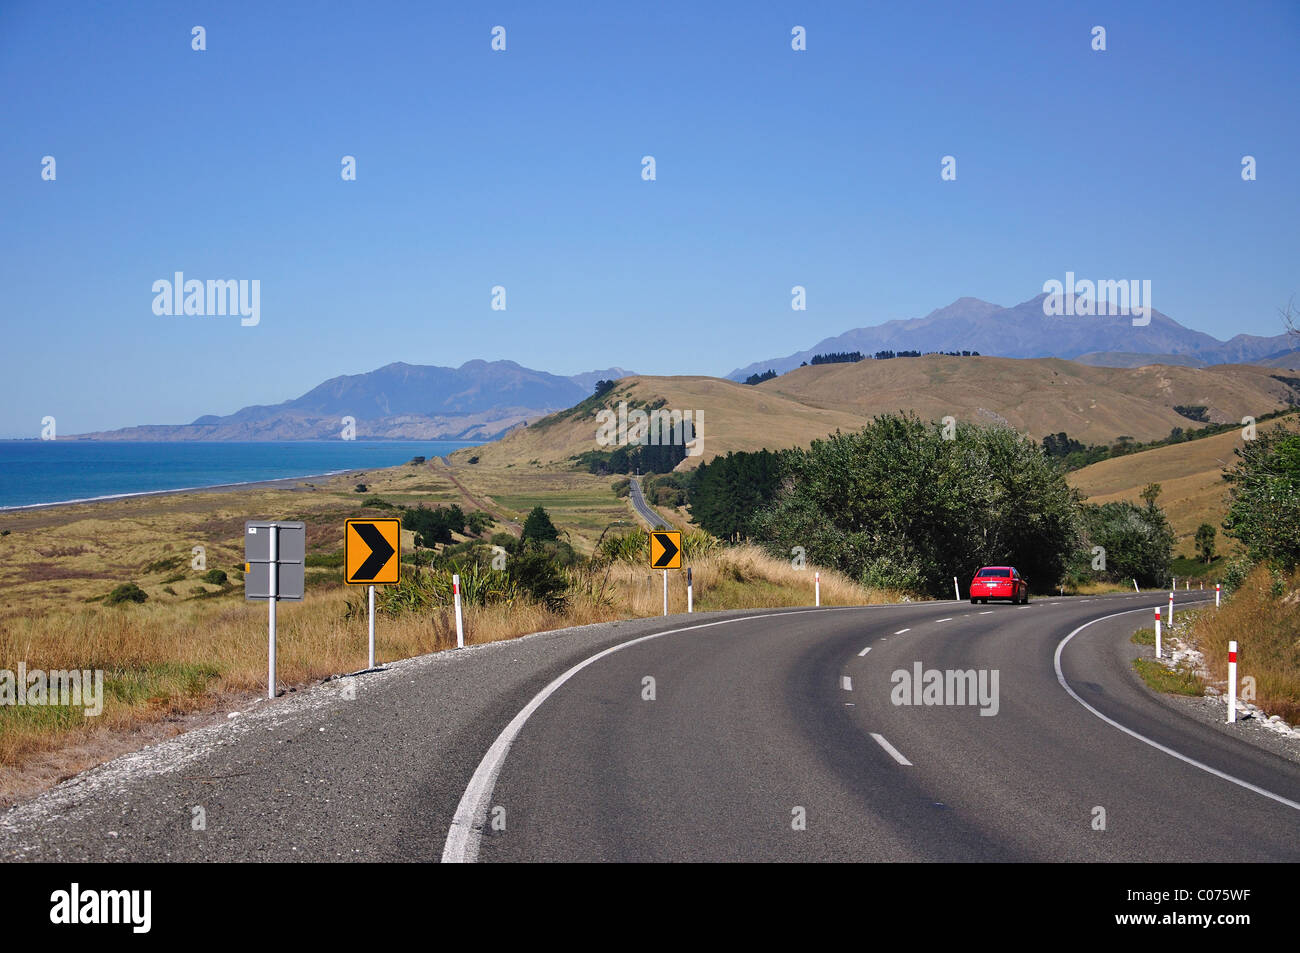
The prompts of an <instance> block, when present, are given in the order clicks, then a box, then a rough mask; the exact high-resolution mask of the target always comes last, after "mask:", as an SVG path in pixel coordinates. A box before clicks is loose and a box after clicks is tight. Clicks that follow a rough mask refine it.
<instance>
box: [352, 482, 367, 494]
mask: <svg viewBox="0 0 1300 953" xmlns="http://www.w3.org/2000/svg"><path fill="white" fill-rule="evenodd" d="M369 491H370V487H369V486H367V485H366V484H364V483H358V484H357V485H356V488H355V492H357V493H367V492H369Z"/></svg>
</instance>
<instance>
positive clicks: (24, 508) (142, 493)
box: [0, 464, 400, 516]
mask: <svg viewBox="0 0 1300 953" xmlns="http://www.w3.org/2000/svg"><path fill="white" fill-rule="evenodd" d="M398 466H400V464H398ZM386 469H389V468H388V467H363V468H357V469H352V470H330V471H329V472H327V473H305V474H303V475H302V476H291V477H277V478H275V479H273V480H245V481H243V482H240V483H214V484H212V485H211V486H183V487H176V488H175V489H171V490H137V491H135V492H132V493H109V494H106V495H104V496H88V497H84V498H82V499H77V500H54V501H52V502H50V503H20V504H18V505H17V506H0V516H7V515H9V514H19V513H30V512H32V511H34V510H46V509H53V508H55V507H59V506H84V505H86V504H90V503H111V502H114V501H116V500H130V499H136V498H139V497H146V496H172V495H175V494H178V493H230V492H234V491H236V490H259V489H287V488H288V487H287V484H290V483H298V482H301V481H302V480H326V479H331V478H333V477H337V476H346V475H347V474H350V473H368V472H369V471H370V470H386Z"/></svg>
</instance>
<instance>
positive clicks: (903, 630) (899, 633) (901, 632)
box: [894, 629, 912, 635]
mask: <svg viewBox="0 0 1300 953" xmlns="http://www.w3.org/2000/svg"><path fill="white" fill-rule="evenodd" d="M911 631H912V630H911V629H899V630H898V631H897V632H895V633H894V635H902V634H903V633H904V632H911Z"/></svg>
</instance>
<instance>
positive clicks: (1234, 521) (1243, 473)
mask: <svg viewBox="0 0 1300 953" xmlns="http://www.w3.org/2000/svg"><path fill="white" fill-rule="evenodd" d="M1233 453H1234V454H1236V456H1237V457H1238V460H1237V463H1236V464H1235V465H1234V466H1233V467H1232V468H1231V469H1230V470H1227V471H1226V472H1225V473H1224V474H1223V478H1224V479H1225V480H1227V481H1228V484H1229V490H1228V515H1227V517H1226V518H1225V519H1224V521H1223V528H1224V530H1225V531H1226V532H1227V534H1228V535H1229V536H1232V537H1234V538H1235V539H1239V540H1241V542H1242V544H1243V545H1244V546H1245V547H1246V552H1247V554H1248V555H1249V556H1250V558H1251V559H1253V560H1255V561H1269V562H1274V563H1277V564H1278V565H1279V566H1281V568H1283V569H1287V570H1290V569H1294V568H1295V566H1296V565H1297V564H1300V431H1297V430H1295V429H1292V428H1291V427H1282V426H1278V427H1274V428H1273V429H1271V430H1267V431H1266V430H1262V429H1261V430H1260V431H1259V432H1258V434H1257V435H1256V437H1255V439H1254V440H1247V441H1243V445H1242V446H1241V447H1238V448H1237V449H1235V450H1234V451H1233Z"/></svg>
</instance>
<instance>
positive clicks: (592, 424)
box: [455, 356, 1300, 468]
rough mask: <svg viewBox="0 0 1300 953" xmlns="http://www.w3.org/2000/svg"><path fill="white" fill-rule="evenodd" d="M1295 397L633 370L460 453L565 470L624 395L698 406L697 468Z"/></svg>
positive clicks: (857, 372) (1153, 431) (1013, 377)
mask: <svg viewBox="0 0 1300 953" xmlns="http://www.w3.org/2000/svg"><path fill="white" fill-rule="evenodd" d="M1297 396H1300V392H1298V391H1297V390H1296V389H1293V388H1292V387H1291V386H1290V385H1288V384H1287V383H1285V382H1283V381H1279V380H1277V379H1275V378H1274V377H1272V376H1271V373H1270V370H1269V369H1267V368H1259V367H1253V366H1216V367H1209V368H1189V367H1165V366H1158V367H1142V368H1136V369H1123V368H1098V367H1088V366H1085V365H1082V364H1075V363H1072V362H1070V361H1063V360H1057V359H1037V360H1015V359H1012V358H970V357H967V358H960V357H942V356H928V357H918V358H895V359H893V360H888V361H861V362H858V363H856V364H821V365H816V366H812V365H810V366H808V367H803V368H798V369H797V370H795V371H792V372H790V373H789V374H786V375H784V376H783V377H780V378H776V379H774V380H771V381H767V382H765V383H763V384H760V385H758V386H750V385H745V384H737V383H735V382H734V381H728V380H722V379H719V378H713V377H629V378H626V379H624V380H622V381H620V382H619V383H618V385H616V386H615V388H614V389H613V391H611V392H610V393H608V394H606V395H604V396H603V397H601V398H588V399H587V400H584V401H583V402H582V403H581V404H578V405H576V406H574V407H572V408H569V409H568V410H565V411H561V412H558V413H555V414H552V415H550V416H548V417H546V418H544V419H542V420H538V421H536V422H534V423H532V424H530V425H529V426H526V427H520V428H518V429H516V430H514V431H512V432H510V433H508V434H506V435H505V436H504V437H503V438H502V439H501V440H500V441H498V442H496V443H494V444H489V445H486V446H483V447H475V448H472V449H467V450H462V451H458V453H457V454H456V455H455V459H456V460H457V461H460V462H464V461H467V460H468V459H469V458H470V457H478V458H479V461H480V463H481V464H482V465H483V466H485V467H496V466H503V467H504V466H528V467H541V466H560V467H565V466H569V465H570V464H569V461H570V459H571V458H572V457H575V456H577V455H579V454H581V453H584V452H586V451H591V450H601V449H608V448H602V447H600V446H599V445H598V444H597V443H596V412H597V411H598V410H599V409H601V408H602V407H608V408H617V406H618V404H619V402H620V401H624V400H626V401H629V403H634V404H639V405H641V406H656V405H657V406H662V407H665V408H667V409H674V410H683V411H684V410H692V411H696V410H703V411H704V426H703V428H702V435H703V437H704V444H703V454H702V455H701V456H700V457H688V458H687V459H686V461H684V462H683V464H682V467H683V468H689V467H693V466H695V465H696V464H697V463H698V462H699V461H700V460H702V459H710V458H712V457H714V456H716V455H719V454H725V453H727V452H728V451H730V450H758V449H761V448H763V447H767V448H769V449H777V448H780V447H792V446H806V445H807V444H808V443H809V441H811V440H813V439H815V438H818V437H822V436H825V435H826V434H828V433H830V432H832V431H834V430H835V429H836V428H839V429H842V430H851V429H856V428H858V427H861V426H862V425H863V424H864V423H865V422H866V421H867V420H868V419H869V418H870V417H871V416H873V415H875V414H879V413H886V412H892V411H898V410H912V411H915V412H916V413H917V414H918V415H919V416H921V417H922V418H925V419H931V420H938V419H941V418H942V417H944V416H947V415H952V416H953V417H956V418H957V419H959V420H964V421H970V422H973V423H977V424H983V425H986V426H987V425H991V424H1003V425H1008V426H1012V427H1014V428H1016V429H1017V430H1020V431H1022V432H1025V433H1028V434H1030V435H1031V436H1033V437H1035V438H1036V439H1041V438H1042V437H1043V436H1045V435H1047V434H1049V433H1057V432H1059V431H1062V430H1063V431H1065V432H1067V433H1068V434H1069V435H1070V436H1071V437H1074V438H1075V439H1078V440H1083V441H1084V442H1092V443H1109V442H1111V441H1113V440H1114V439H1115V438H1116V437H1118V436H1120V435H1122V434H1127V435H1129V436H1131V437H1133V438H1135V439H1137V440H1143V441H1145V440H1154V439H1157V438H1162V437H1167V436H1168V435H1169V431H1170V430H1171V429H1173V428H1174V427H1184V428H1188V427H1193V426H1196V424H1194V423H1193V422H1192V421H1190V420H1188V419H1187V418H1186V417H1183V416H1181V415H1179V414H1178V413H1176V412H1175V411H1174V410H1173V407H1174V406H1175V405H1182V404H1189V405H1197V404H1201V405H1205V406H1206V407H1207V408H1208V412H1207V413H1208V417H1209V419H1210V420H1211V421H1214V422H1226V421H1235V420H1240V419H1241V417H1242V415H1244V414H1254V415H1258V414H1262V413H1265V412H1267V411H1272V410H1277V409H1279V408H1282V407H1285V406H1287V403H1288V399H1291V400H1294V399H1296V398H1297Z"/></svg>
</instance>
